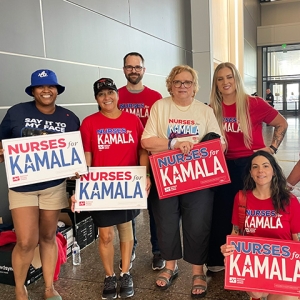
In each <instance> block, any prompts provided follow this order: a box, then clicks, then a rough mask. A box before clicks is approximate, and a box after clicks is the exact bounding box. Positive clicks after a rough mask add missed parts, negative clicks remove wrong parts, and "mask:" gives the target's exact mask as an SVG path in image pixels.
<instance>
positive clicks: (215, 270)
mask: <svg viewBox="0 0 300 300" xmlns="http://www.w3.org/2000/svg"><path fill="white" fill-rule="evenodd" d="M207 269H208V270H209V271H211V272H214V273H217V272H221V271H223V270H225V267H224V266H210V267H207Z"/></svg>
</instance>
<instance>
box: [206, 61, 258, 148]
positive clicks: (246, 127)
mask: <svg viewBox="0 0 300 300" xmlns="http://www.w3.org/2000/svg"><path fill="white" fill-rule="evenodd" d="M223 68H229V69H230V70H231V72H232V75H233V78H234V80H235V85H236V95H235V97H236V119H237V122H238V123H239V125H240V128H241V131H242V133H243V135H244V144H245V146H246V147H247V148H248V149H251V146H252V143H253V140H252V124H251V122H250V114H249V101H248V97H249V95H248V94H247V93H246V91H245V88H244V84H243V80H242V78H241V75H240V73H239V71H238V70H237V68H236V66H235V65H234V64H232V63H230V62H224V63H221V64H219V65H218V66H217V67H216V69H215V72H214V76H213V82H212V88H211V93H210V106H211V107H212V109H213V111H214V113H215V116H216V118H217V121H218V123H219V126H220V128H221V131H222V135H223V136H224V137H225V132H224V128H223V109H222V99H223V97H222V93H221V92H220V91H219V89H218V87H217V76H218V72H219V71H220V70H221V69H223Z"/></svg>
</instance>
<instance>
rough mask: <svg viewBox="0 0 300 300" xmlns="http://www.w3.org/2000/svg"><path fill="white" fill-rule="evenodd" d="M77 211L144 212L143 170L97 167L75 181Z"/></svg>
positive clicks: (144, 185) (144, 171) (136, 168)
mask: <svg viewBox="0 0 300 300" xmlns="http://www.w3.org/2000/svg"><path fill="white" fill-rule="evenodd" d="M75 199H76V200H77V202H76V204H75V210H76V211H92V210H123V209H124V210H125V209H144V208H147V193H146V167H142V166H139V167H98V168H95V167H93V168H89V173H88V174H86V175H83V176H81V177H80V179H76V188H75Z"/></svg>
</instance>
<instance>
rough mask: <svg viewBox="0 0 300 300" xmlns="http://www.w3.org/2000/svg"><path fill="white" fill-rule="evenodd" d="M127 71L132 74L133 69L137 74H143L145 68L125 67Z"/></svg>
mask: <svg viewBox="0 0 300 300" xmlns="http://www.w3.org/2000/svg"><path fill="white" fill-rule="evenodd" d="M124 68H125V70H126V71H128V72H131V71H132V70H133V69H134V70H135V71H136V72H141V71H142V69H143V67H141V66H130V65H128V66H124Z"/></svg>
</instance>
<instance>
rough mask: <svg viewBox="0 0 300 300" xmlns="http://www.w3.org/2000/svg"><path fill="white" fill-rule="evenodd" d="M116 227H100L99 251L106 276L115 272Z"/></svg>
mask: <svg viewBox="0 0 300 300" xmlns="http://www.w3.org/2000/svg"><path fill="white" fill-rule="evenodd" d="M113 240H114V227H113V226H109V227H99V253H100V257H101V260H102V263H103V267H104V270H105V274H106V276H112V275H113V274H114V244H113Z"/></svg>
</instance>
